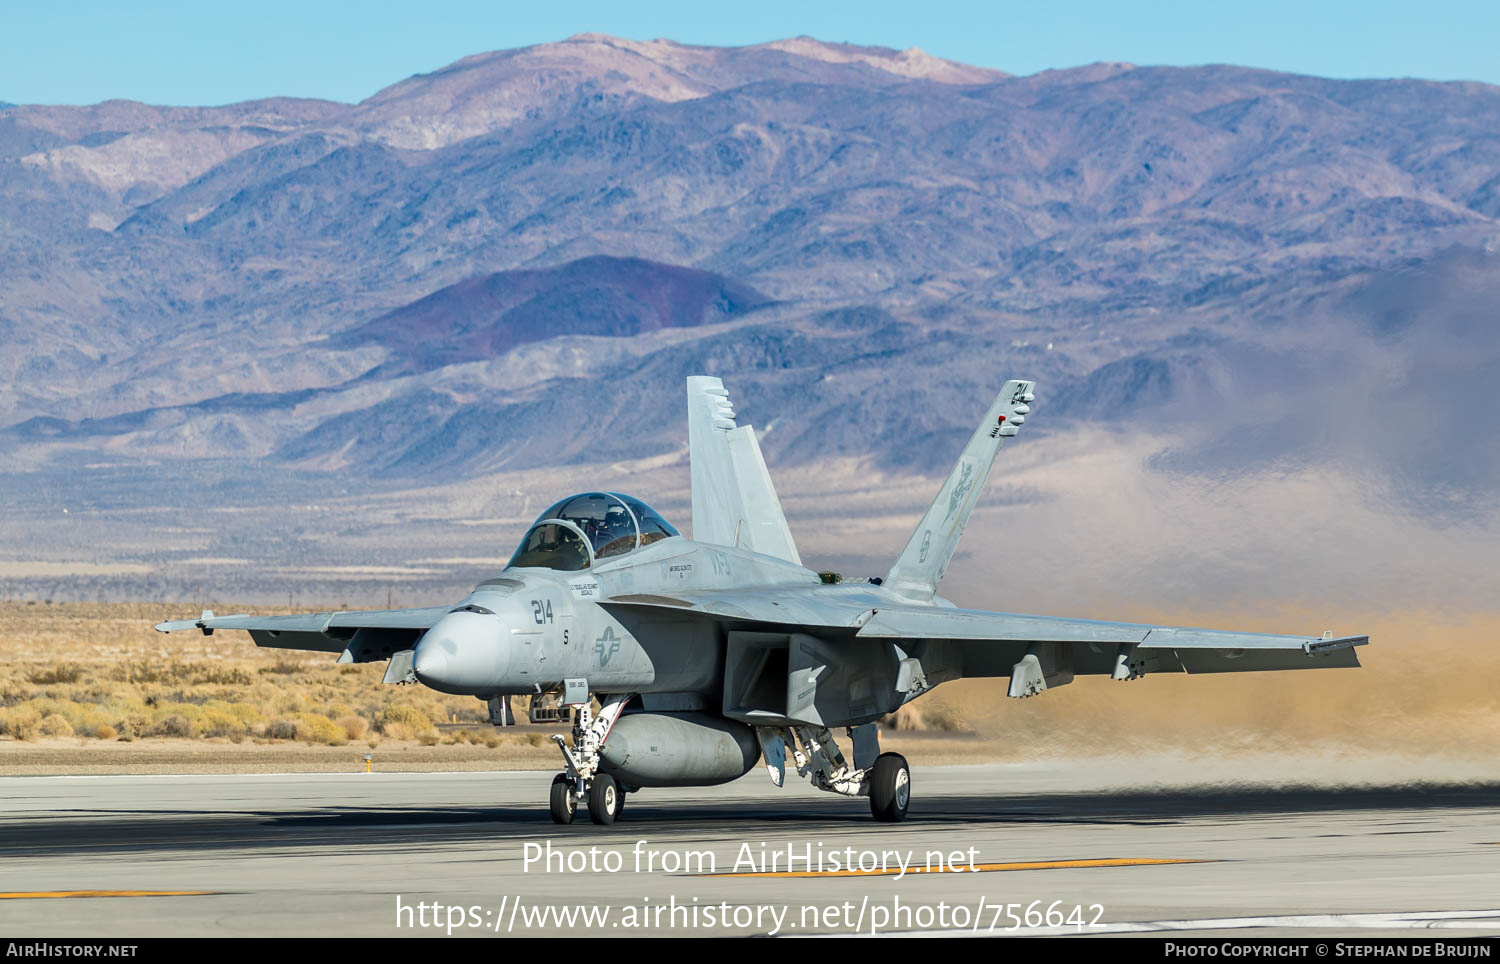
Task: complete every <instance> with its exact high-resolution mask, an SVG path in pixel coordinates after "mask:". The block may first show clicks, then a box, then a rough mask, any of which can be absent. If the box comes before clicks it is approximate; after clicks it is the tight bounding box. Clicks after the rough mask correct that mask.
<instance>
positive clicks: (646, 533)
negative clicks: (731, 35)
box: [506, 492, 678, 572]
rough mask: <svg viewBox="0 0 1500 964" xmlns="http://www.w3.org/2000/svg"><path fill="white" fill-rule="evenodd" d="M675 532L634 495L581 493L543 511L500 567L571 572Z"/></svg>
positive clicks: (631, 550)
mask: <svg viewBox="0 0 1500 964" xmlns="http://www.w3.org/2000/svg"><path fill="white" fill-rule="evenodd" d="M677 534H678V533H677V530H676V529H674V528H672V527H671V526H670V525H668V524H667V521H666V520H665V519H663V518H662V517H661V516H660V515H658V514H657V511H656V510H655V509H653V508H651V507H650V506H649V505H647V504H646V503H644V502H642V501H641V500H640V499H636V498H632V497H631V496H628V495H621V494H620V493H618V492H586V493H584V494H582V495H572V496H569V497H568V498H566V499H563V500H562V501H561V502H559V503H557V504H556V505H554V506H552V507H551V508H550V509H548V510H547V511H546V512H543V513H542V514H541V516H539V517H538V518H537V520H536V522H534V523H532V525H531V528H530V529H529V530H527V532H526V537H525V538H524V539H522V540H521V545H520V546H519V547H518V548H517V549H516V553H515V555H513V556H511V557H510V563H509V564H508V565H507V566H506V568H507V569H559V570H562V571H564V572H573V571H577V570H580V569H587V568H588V567H589V566H592V565H593V564H594V562H595V561H596V560H604V559H608V558H611V557H613V556H623V555H624V554H625V553H627V552H634V551H635V550H636V549H640V548H642V547H644V546H649V545H650V544H651V543H653V542H657V541H659V540H661V539H669V538H671V537H672V536H675V535H677Z"/></svg>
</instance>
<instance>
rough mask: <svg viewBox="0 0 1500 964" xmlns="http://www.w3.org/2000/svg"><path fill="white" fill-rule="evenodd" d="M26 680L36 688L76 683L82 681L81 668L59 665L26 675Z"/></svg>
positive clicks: (75, 665)
mask: <svg viewBox="0 0 1500 964" xmlns="http://www.w3.org/2000/svg"><path fill="white" fill-rule="evenodd" d="M26 679H27V680H28V681H29V682H31V683H32V684H34V685H36V686H51V685H56V684H59V683H76V682H78V681H79V680H81V679H83V667H82V666H80V665H78V664H77V663H59V664H57V665H56V666H49V667H47V668H46V669H39V670H35V671H33V672H31V673H28V674H26Z"/></svg>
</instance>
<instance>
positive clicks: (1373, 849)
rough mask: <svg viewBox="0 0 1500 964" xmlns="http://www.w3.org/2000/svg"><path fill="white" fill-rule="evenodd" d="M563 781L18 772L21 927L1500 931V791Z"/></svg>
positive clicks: (1035, 775)
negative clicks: (611, 794)
mask: <svg viewBox="0 0 1500 964" xmlns="http://www.w3.org/2000/svg"><path fill="white" fill-rule="evenodd" d="M551 777H552V774H551V773H550V772H548V773H537V772H506V773H439V774H425V773H399V774H398V773H373V774H287V775H232V776H207V775H193V776H104V777H7V778H0V801H3V813H0V857H3V863H0V867H3V875H4V880H3V882H0V931H3V932H4V933H6V934H8V935H16V936H27V937H42V936H69V937H73V936H79V937H81V936H100V937H128V936H168V935H171V936H182V935H206V936H254V935H285V936H345V935H347V936H361V937H369V936H381V937H386V936H403V935H410V936H423V935H425V936H434V935H442V934H446V933H448V931H449V926H450V925H452V924H454V923H455V911H454V910H453V909H452V908H458V911H457V925H456V926H453V927H452V934H453V936H455V937H457V936H460V935H462V936H471V937H495V936H501V937H503V936H507V935H522V934H529V935H532V936H545V935H567V936H606V937H625V936H633V935H647V934H710V933H718V934H724V933H732V934H764V933H770V932H773V931H774V932H775V933H776V934H777V935H778V936H803V935H809V934H846V933H853V932H862V933H866V934H868V933H870V932H872V931H878V932H881V933H923V934H945V933H976V932H977V933H981V934H983V933H1006V932H1007V931H1008V930H1009V929H1010V928H1011V927H1012V926H1013V925H1014V924H1016V923H1021V924H1023V925H1025V924H1030V925H1032V927H1031V928H1029V932H1032V933H1059V934H1060V933H1078V932H1082V933H1085V934H1090V933H1093V934H1103V933H1159V932H1161V931H1164V930H1174V931H1183V932H1188V933H1193V934H1195V935H1205V934H1234V935H1245V934H1252V933H1253V934H1257V935H1260V934H1267V935H1269V934H1281V935H1302V936H1308V935H1312V934H1330V935H1333V934H1343V935H1347V936H1358V937H1367V936H1373V935H1377V934H1389V935H1402V936H1412V935H1413V934H1414V933H1417V932H1419V931H1428V930H1429V929H1431V930H1435V931H1437V932H1439V933H1442V934H1448V935H1452V936H1455V937H1457V936H1472V935H1476V934H1500V782H1496V783H1478V784H1476V783H1451V784H1445V783H1441V782H1438V783H1423V784H1414V785H1390V786H1382V785H1378V784H1375V785H1362V786H1356V787H1344V788H1332V787H1322V788H1320V787H1308V786H1275V785H1264V784H1262V785H1257V786H1191V785H1188V786H1183V785H1177V786H1160V785H1152V786H1146V785H1143V786H1141V787H1137V788H1132V787H1130V786H1129V785H1113V786H1109V787H1107V788H1100V787H1099V783H1098V781H1097V780H1096V779H1094V778H1092V777H1091V772H1090V768H1089V767H1088V766H1086V765H1068V764H1048V765H1032V764H1019V765H986V766H970V767H929V768H922V767H918V768H916V770H915V783H914V787H915V793H914V802H913V805H912V812H911V816H910V817H909V819H908V820H907V821H906V822H905V823H902V824H899V825H889V824H877V823H875V822H873V821H872V820H871V819H870V817H869V810H868V806H867V804H866V802H865V801H863V800H844V799H841V798H838V797H834V796H831V795H827V794H821V793H817V792H816V791H813V790H811V789H809V788H807V787H806V786H803V785H797V784H790V783H789V786H788V787H787V788H785V789H782V790H777V789H775V788H774V787H772V786H771V785H770V783H769V781H767V780H766V778H765V775H764V774H763V773H762V772H760V771H759V770H757V771H753V772H752V773H751V774H749V775H748V776H747V777H746V778H744V779H742V780H740V781H737V782H735V783H733V784H729V785H728V786H725V787H719V788H711V789H688V790H653V791H645V792H642V793H639V794H635V795H632V796H631V797H630V798H629V802H628V804H627V806H626V809H625V813H624V816H623V817H622V819H621V820H620V822H619V823H617V824H615V825H614V826H611V827H598V826H594V825H592V824H590V823H589V822H588V821H587V816H586V815H581V816H580V821H579V822H577V823H575V824H573V825H571V826H566V827H559V826H555V825H553V824H552V823H551V822H550V820H549V819H548V816H547V812H546V803H545V799H546V791H547V787H548V784H549V782H550V780H551ZM638 842H641V843H638ZM549 844H550V847H551V852H552V853H553V854H555V855H557V856H554V857H553V858H552V860H551V866H550V867H549V866H548V863H547V859H546V857H545V854H546V853H547V850H546V848H547V846H548V845H549ZM528 845H531V846H529V847H528ZM648 853H654V854H655V855H656V856H655V857H654V858H650V861H651V863H650V866H649V867H647V866H644V865H643V864H642V863H641V861H642V860H643V858H642V857H641V856H640V855H641V854H648ZM788 854H790V855H791V858H792V859H791V860H790V865H788V860H787V855H788ZM804 854H807V855H808V856H809V857H811V858H812V861H811V862H809V861H804V860H803V859H802V855H804ZM933 854H937V855H939V856H938V858H937V859H938V861H940V862H941V864H942V867H941V868H940V869H941V870H942V871H943V872H937V869H938V868H931V867H930V866H929V865H930V864H931V863H932V861H933V858H932V855H933ZM611 855H613V856H611ZM528 857H530V858H531V860H530V862H529V863H528ZM539 857H540V858H541V859H538V858H539ZM747 857H748V858H749V860H748V862H747ZM820 857H821V858H822V860H821V863H818V862H817V861H818V858H820ZM876 861H883V865H882V866H881V867H880V869H881V870H883V871H884V872H883V873H880V874H865V873H862V872H857V873H854V874H852V875H851V874H850V873H848V872H847V870H846V867H845V865H846V864H848V863H850V862H855V863H856V864H858V863H860V862H863V863H864V864H865V867H864V868H863V869H870V868H872V867H874V865H875V863H876ZM903 862H904V863H905V873H901V872H899V871H900V870H901V866H902V864H903ZM974 867H977V868H978V870H977V871H975V870H973V869H971V868H974ZM611 868H613V870H612V869H611ZM856 870H860V868H859V867H858V866H856ZM788 871H790V873H788ZM929 871H930V872H929ZM434 903H436V904H438V905H441V910H435V909H433V907H432V905H433V904H434ZM400 908H406V909H405V910H402V909H400ZM1075 909H1076V910H1075ZM778 911H779V913H778ZM559 912H561V913H562V914H564V915H567V914H574V915H577V916H576V917H575V919H573V920H572V921H571V922H567V921H564V922H563V923H559V922H558V918H557V917H555V916H551V915H555V914H557V913H559ZM539 915H547V916H545V919H543V917H540V916H539ZM585 915H592V916H591V917H589V918H588V919H585ZM423 922H425V923H426V924H428V925H429V926H425V927H424V926H422V924H423ZM434 924H436V926H431V925H434Z"/></svg>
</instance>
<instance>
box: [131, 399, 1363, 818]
mask: <svg viewBox="0 0 1500 964" xmlns="http://www.w3.org/2000/svg"><path fill="white" fill-rule="evenodd" d="M687 395H688V435H689V448H690V456H689V459H690V473H691V480H692V516H693V520H692V521H693V538H691V539H689V538H686V537H684V536H683V535H681V534H680V533H679V532H678V531H677V530H676V529H675V528H673V527H672V526H671V525H670V524H669V523H668V522H667V520H666V519H664V518H663V517H662V516H661V515H660V514H659V513H658V512H656V511H655V510H654V509H652V508H651V507H650V506H649V505H647V504H646V503H645V502H643V501H641V500H640V499H637V498H634V497H632V496H629V495H624V494H621V493H617V492H602V491H600V492H586V493H582V494H579V495H571V496H568V497H567V498H565V499H562V500H560V501H558V502H557V503H556V504H555V505H553V506H551V507H550V508H548V509H547V510H546V511H545V512H543V513H542V514H541V515H540V516H539V517H538V518H537V520H536V522H534V523H533V524H532V526H531V528H529V529H528V530H527V531H526V534H525V535H524V536H522V538H521V543H520V545H519V546H517V548H516V550H515V554H514V555H513V556H512V557H511V559H510V562H509V564H508V565H507V566H506V567H505V568H504V569H503V570H502V571H501V572H500V573H499V574H498V575H496V576H495V577H494V578H492V579H487V580H485V581H484V582H482V583H480V584H479V585H478V586H476V587H475V588H474V591H473V592H471V593H470V594H469V595H468V596H467V597H465V598H464V599H462V600H461V601H459V602H458V603H456V604H455V605H451V606H435V607H429V608H423V609H397V610H389V611H375V612H322V613H315V614H310V615H286V616H248V615H239V616H215V615H214V614H213V613H212V612H205V613H203V615H202V616H201V617H199V618H198V619H184V620H176V621H169V622H163V623H161V624H159V625H158V626H157V627H156V628H157V629H159V630H161V631H163V632H172V631H174V630H186V629H198V630H202V632H203V633H204V634H211V633H213V632H214V631H215V630H219V629H237V630H245V631H248V632H249V633H250V636H251V638H252V639H254V641H255V643H256V644H257V645H259V646H266V647H273V648H279V649H298V650H311V651H318V652H327V653H330V654H332V653H337V654H338V662H340V663H364V662H371V661H376V660H385V661H388V663H387V668H386V673H385V681H386V682H388V683H411V682H417V683H421V684H424V685H426V686H429V687H431V688H433V689H435V690H438V691H440V692H443V693H450V694H465V695H472V696H476V697H478V698H479V699H481V700H485V701H487V702H488V703H489V706H490V718H491V720H492V721H494V722H496V723H504V722H506V721H508V720H510V719H511V715H510V698H511V697H513V696H517V695H528V696H530V697H531V698H532V707H533V709H532V713H533V718H534V719H536V718H537V716H536V714H537V713H538V712H539V711H541V712H545V708H546V707H547V706H548V705H549V703H550V705H551V706H552V707H553V708H554V712H558V713H561V712H566V710H565V709H563V708H565V707H571V708H572V712H571V716H572V740H571V742H569V741H568V740H566V739H564V737H563V736H562V735H561V734H557V735H555V736H554V737H553V739H554V740H556V742H557V745H558V748H559V750H560V751H561V757H562V772H560V773H558V774H557V775H556V776H555V777H554V778H553V781H552V787H551V793H550V799H549V808H550V811H551V815H552V819H553V820H554V821H556V822H557V823H562V824H566V823H571V822H572V821H573V818H574V816H575V814H576V813H577V812H578V811H579V810H580V809H584V808H586V809H587V810H588V813H589V816H590V818H591V819H592V820H593V822H595V823H597V824H610V823H613V822H614V821H615V820H616V819H618V818H619V817H620V815H621V813H622V811H623V808H624V804H625V797H626V794H629V793H634V792H635V791H638V790H641V789H644V788H648V787H651V788H654V787H685V786H709V785H713V784H719V783H725V782H728V781H730V780H734V779H737V778H739V777H741V776H743V775H745V774H746V773H748V772H749V771H750V770H751V769H752V768H754V767H755V765H756V764H757V762H764V764H765V767H766V769H767V771H768V772H769V774H770V779H771V781H772V782H773V783H774V784H775V785H777V786H781V785H782V784H783V782H784V780H785V778H786V771H787V769H788V767H789V766H790V767H791V768H793V769H794V770H795V772H796V773H797V775H798V776H800V777H802V778H805V779H807V780H809V781H810V782H811V783H812V784H813V785H814V786H815V787H817V788H819V789H821V790H826V791H829V792H832V793H837V794H842V795H844V796H848V797H867V798H868V799H869V803H870V810H871V813H872V814H873V815H874V817H875V819H876V820H881V821H898V820H902V819H904V818H905V817H906V814H907V809H908V807H909V805H910V802H911V790H912V781H911V770H910V768H909V767H908V766H907V762H906V760H905V759H904V758H903V757H902V756H901V755H899V754H896V753H882V752H881V750H880V737H879V730H878V726H877V722H878V721H879V720H881V719H882V718H883V717H885V716H887V715H888V714H890V713H892V712H894V711H895V710H897V709H899V708H900V707H901V706H903V705H904V704H906V703H909V702H911V701H912V700H915V699H918V698H919V697H921V696H922V695H924V694H925V693H927V692H928V691H929V690H931V689H932V688H933V687H935V686H938V685H939V684H941V683H943V682H946V681H948V680H956V679H963V678H973V677H1001V678H1007V677H1008V678H1009V690H1008V694H1009V696H1011V697H1013V698H1016V699H1021V698H1025V697H1032V696H1036V695H1038V694H1041V693H1044V692H1046V691H1048V690H1051V689H1055V688H1056V687H1059V686H1064V685H1066V684H1068V683H1070V682H1072V681H1073V679H1074V677H1075V676H1078V675H1099V676H1106V677H1109V678H1111V679H1114V680H1119V681H1125V680H1136V679H1140V678H1141V677H1143V676H1148V675H1151V674H1154V673H1189V674H1196V673H1223V672H1243V671H1265V670H1291V669H1315V668H1328V667H1355V666H1358V665H1359V661H1358V659H1357V657H1356V654H1355V649H1354V648H1355V647H1357V646H1361V645H1364V644H1366V643H1368V642H1369V637H1368V636H1344V637H1339V638H1335V637H1334V636H1333V634H1332V633H1330V632H1324V633H1322V634H1321V635H1318V636H1299V635H1290V636H1282V635H1267V634H1263V633H1239V632H1224V631H1218V630H1208V629H1185V628H1178V627H1167V626H1152V625H1140V624H1135V623H1113V622H1098V621H1093V620H1083V619H1068V618H1059V617H1055V616H1030V615H1018V614H1014V613H1004V612H985V611H981V610H973V609H962V608H959V607H957V606H955V605H954V604H953V603H951V602H949V601H948V600H946V599H944V598H942V597H941V596H939V595H938V584H939V582H940V581H941V580H942V578H943V574H944V572H945V571H946V570H947V568H948V564H949V562H950V561H951V560H952V558H953V553H954V550H955V549H956V547H957V546H958V541H959V537H960V536H961V535H962V534H963V531H964V526H965V524H967V522H968V521H969V515H970V513H971V512H972V511H973V509H974V506H975V504H976V502H977V501H978V499H979V493H980V490H981V489H982V488H983V486H984V483H985V479H986V478H987V477H988V476H989V473H990V468H991V466H992V465H993V464H994V461H995V458H996V456H997V455H998V454H999V452H1000V449H1001V446H1002V445H1003V444H1005V442H1006V441H1007V440H1008V439H1011V438H1014V437H1015V436H1016V434H1017V433H1018V432H1019V431H1020V429H1021V428H1022V427H1023V426H1024V425H1025V423H1026V420H1027V418H1028V417H1030V415H1031V405H1032V402H1033V401H1034V399H1035V384H1034V383H1033V382H1030V381H1021V380H1014V381H1008V382H1006V383H1005V386H1004V388H1003V389H1002V390H1001V392H1000V394H999V395H998V396H997V397H996V398H995V401H994V403H993V404H992V405H990V407H989V411H987V412H986V413H985V415H984V418H983V420H982V421H981V422H980V423H979V427H978V428H977V429H976V430H975V432H974V435H973V437H972V438H970V440H969V443H968V445H966V446H965V447H964V450H963V452H962V453H961V454H960V455H959V457H958V462H957V463H956V464H955V465H954V467H953V470H952V472H950V473H949V475H948V478H947V480H946V481H944V482H943V485H942V488H941V489H939V490H938V493H937V497H936V498H935V499H933V501H932V505H931V506H930V507H929V508H928V509H927V513H926V514H925V515H924V516H923V517H922V520H921V522H919V523H918V524H917V527H916V530H915V531H914V532H913V533H912V534H911V538H910V539H908V540H907V542H906V547H905V548H904V549H902V551H901V554H900V555H899V556H898V557H897V558H896V562H895V564H894V565H893V566H891V569H890V571H889V572H888V573H887V574H886V575H885V576H884V577H872V578H865V579H852V578H851V579H844V578H841V577H839V576H838V575H836V574H834V573H831V572H823V573H819V572H815V571H813V570H812V569H809V568H808V567H806V566H804V565H803V564H802V558H801V556H800V555H799V554H798V552H797V547H796V545H795V544H794V543H793V541H792V534H791V530H790V529H789V528H788V526H787V520H786V516H785V515H784V514H783V512H782V508H781V503H780V500H779V499H778V498H777V495H776V490H775V488H774V487H773V486H772V484H771V477H770V474H769V473H768V472H767V470H766V463H765V459H764V458H763V457H762V455H761V450H760V444H759V442H758V441H757V440H756V435H755V430H754V428H752V427H751V426H749V425H743V426H742V425H738V424H737V423H736V420H735V412H734V407H733V405H732V404H731V402H730V399H729V393H728V392H727V391H726V390H725V388H724V385H723V382H721V381H720V380H719V379H718V378H712V377H707V376H694V377H691V378H689V379H688V380H687ZM596 703H597V709H595V704H596ZM838 729H842V730H843V731H844V733H845V734H846V737H847V739H848V744H849V752H847V753H846V751H845V750H844V749H842V748H840V747H839V745H838V743H837V741H836V738H835V736H834V731H835V730H838Z"/></svg>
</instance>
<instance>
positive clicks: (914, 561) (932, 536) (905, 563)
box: [885, 379, 1036, 599]
mask: <svg viewBox="0 0 1500 964" xmlns="http://www.w3.org/2000/svg"><path fill="white" fill-rule="evenodd" d="M1035 388H1036V383H1035V382H1028V381H1021V380H1019V379H1015V380H1012V381H1008V382H1006V383H1005V387H1004V388H1002V389H1001V390H1000V394H999V395H997V396H996V397H995V401H994V403H993V404H992V405H990V410H989V411H988V412H986V413H985V416H984V421H982V422H980V423H979V428H977V429H975V431H974V436H973V437H972V438H971V439H969V444H968V445H967V446H965V447H964V450H963V454H962V455H960V456H959V457H958V463H957V464H956V465H954V466H953V471H952V472H951V473H949V475H948V478H947V480H946V481H945V482H944V483H943V487H942V488H941V489H939V490H938V494H937V498H935V499H933V500H932V506H931V508H929V509H928V510H927V514H926V515H924V516H923V517H922V521H921V522H920V523H919V524H918V525H917V530H916V531H915V532H913V533H912V535H911V539H910V540H908V541H907V543H906V548H905V549H903V550H902V552H901V555H900V557H899V558H897V559H896V564H895V565H894V566H892V567H891V571H890V574H889V575H887V576H886V577H885V585H886V587H887V588H890V589H892V590H895V591H896V592H898V593H900V594H901V595H903V596H906V597H908V598H910V599H931V598H932V597H933V596H934V595H936V594H937V586H938V583H939V582H941V581H942V578H943V573H945V572H947V571H948V563H949V562H951V561H952V559H953V552H954V550H955V549H957V548H958V540H959V538H960V537H961V536H962V535H963V534H964V526H966V525H968V522H969V513H971V512H973V511H974V504H975V502H977V501H978V499H979V492H980V490H981V489H983V488H984V481H985V479H987V478H988V477H989V474H990V467H991V466H993V465H994V464H995V456H997V455H999V454H1000V446H1001V444H1003V443H1004V441H1005V440H1006V439H1007V438H1010V437H1011V436H1013V435H1015V434H1016V431H1017V430H1018V429H1019V428H1020V426H1021V425H1022V424H1023V423H1024V422H1025V421H1026V416H1027V414H1028V413H1030V411H1031V401H1032V399H1033V398H1035V395H1034V390H1035Z"/></svg>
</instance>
